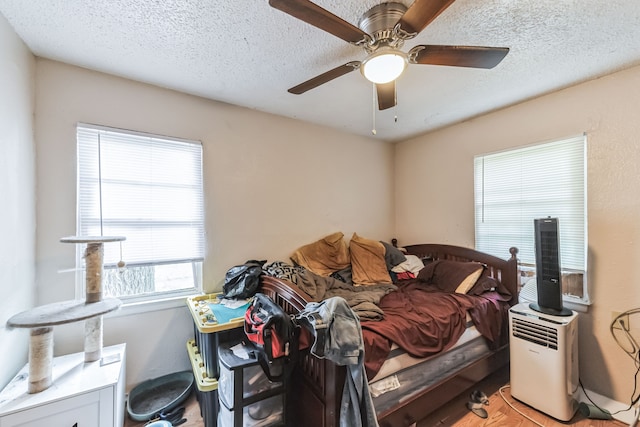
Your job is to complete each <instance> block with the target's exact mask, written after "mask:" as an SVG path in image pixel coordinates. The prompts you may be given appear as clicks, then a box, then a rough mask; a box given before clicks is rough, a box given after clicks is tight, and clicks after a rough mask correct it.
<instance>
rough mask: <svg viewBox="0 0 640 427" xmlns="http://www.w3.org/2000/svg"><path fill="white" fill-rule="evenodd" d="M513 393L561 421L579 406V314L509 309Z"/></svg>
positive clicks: (521, 306)
mask: <svg viewBox="0 0 640 427" xmlns="http://www.w3.org/2000/svg"><path fill="white" fill-rule="evenodd" d="M509 348H510V351H509V353H510V358H511V368H510V374H511V395H512V396H513V397H514V398H515V399H517V400H519V401H521V402H523V403H526V404H527V405H529V406H531V407H533V408H535V409H537V410H539V411H542V412H544V413H545V414H547V415H550V416H552V417H553V418H556V419H558V420H561V421H569V420H570V419H571V418H572V417H573V415H574V414H575V412H576V410H577V409H578V400H577V398H578V394H579V390H578V386H579V378H578V375H579V374H578V314H577V313H576V312H572V314H571V315H570V316H553V315H550V314H544V313H540V312H538V311H534V310H532V309H530V308H529V304H517V305H515V306H513V307H511V309H510V310H509Z"/></svg>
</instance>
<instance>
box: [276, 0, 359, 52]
mask: <svg viewBox="0 0 640 427" xmlns="http://www.w3.org/2000/svg"><path fill="white" fill-rule="evenodd" d="M269 4H270V5H271V7H274V8H276V9H278V10H281V11H282V12H284V13H288V14H289V15H291V16H293V17H295V18H298V19H300V20H301V21H304V22H306V23H307V24H311V25H313V26H315V27H318V28H320V29H321V30H324V31H326V32H328V33H330V34H333V35H334V36H336V37H340V38H341V39H342V40H344V41H347V42H349V43H354V44H357V43H359V42H362V41H365V40H367V39H368V38H369V35H368V34H367V33H365V32H364V31H362V30H361V29H360V28H358V27H356V26H355V25H352V24H350V23H348V22H347V21H345V20H344V19H342V18H340V17H338V16H336V15H334V14H333V13H331V12H329V11H328V10H326V9H323V8H321V7H320V6H318V5H317V4H315V3H312V2H310V1H309V0H269Z"/></svg>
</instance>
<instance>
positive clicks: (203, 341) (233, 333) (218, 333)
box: [187, 293, 249, 378]
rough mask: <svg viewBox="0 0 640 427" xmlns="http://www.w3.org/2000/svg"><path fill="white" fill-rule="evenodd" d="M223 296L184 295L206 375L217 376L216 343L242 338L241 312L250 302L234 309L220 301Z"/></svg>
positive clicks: (242, 315) (242, 321)
mask: <svg viewBox="0 0 640 427" xmlns="http://www.w3.org/2000/svg"><path fill="white" fill-rule="evenodd" d="M221 297H222V295H221V294H220V293H217V294H207V295H198V296H195V297H189V298H187V306H188V307H189V311H190V312H191V316H192V317H193V333H194V338H195V343H196V346H197V347H198V350H199V352H200V356H201V357H202V362H203V366H204V372H205V374H206V376H207V377H208V378H218V375H219V370H218V346H219V345H220V343H223V342H227V341H237V340H240V339H242V337H244V330H243V325H244V313H245V311H246V310H247V307H248V305H249V303H246V304H245V305H244V306H242V307H240V308H237V309H228V308H226V307H224V306H222V305H221V304H219V301H220V298H221Z"/></svg>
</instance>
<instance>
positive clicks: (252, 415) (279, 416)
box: [218, 394, 284, 427]
mask: <svg viewBox="0 0 640 427" xmlns="http://www.w3.org/2000/svg"><path fill="white" fill-rule="evenodd" d="M236 416H237V412H236V411H233V410H231V409H228V408H227V407H225V406H224V404H222V405H220V412H219V413H218V427H236V426H242V427H267V426H268V427H272V426H283V425H284V395H283V394H279V395H276V396H272V397H267V398H266V399H263V400H259V401H257V402H255V403H253V404H251V405H248V406H245V407H243V408H242V421H241V422H240V420H238V419H237V418H236Z"/></svg>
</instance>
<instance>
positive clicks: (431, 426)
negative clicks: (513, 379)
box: [416, 368, 626, 427]
mask: <svg viewBox="0 0 640 427" xmlns="http://www.w3.org/2000/svg"><path fill="white" fill-rule="evenodd" d="M508 384H509V369H508V368H505V369H503V370H501V371H499V372H497V373H496V374H494V375H492V376H491V377H489V378H487V379H485V380H484V381H483V382H481V383H480V384H478V387H477V389H478V390H481V391H483V392H484V393H485V394H486V395H487V396H489V405H487V406H485V409H486V410H487V412H488V418H486V419H483V418H480V417H479V416H477V415H475V414H474V413H472V412H471V411H469V410H468V409H467V407H466V403H467V401H468V400H469V396H468V395H466V394H465V395H462V396H460V397H459V398H457V399H454V400H452V401H450V402H449V403H448V404H447V405H446V406H444V407H442V408H440V409H438V410H437V411H435V412H434V413H432V414H431V415H430V416H429V417H427V418H426V419H424V420H422V421H420V422H419V423H417V424H416V427H436V426H437V427H445V426H446V427H471V426H473V427H530V426H532V427H535V426H536V424H535V422H537V423H539V424H541V425H543V426H544V427H561V426H575V427H623V426H626V424H623V423H621V422H619V421H615V420H591V419H587V418H585V417H584V416H582V415H581V414H580V413H579V412H577V413H576V415H575V416H574V417H573V418H572V419H571V420H570V421H569V422H566V423H564V422H560V421H558V420H555V419H553V418H551V417H549V416H547V415H545V414H543V413H541V412H539V411H536V410H535V409H533V408H531V407H529V406H527V405H525V404H523V403H521V402H519V401H517V400H514V399H513V398H512V397H511V393H510V390H509V388H508V387H506V388H505V389H504V390H503V395H504V397H505V398H506V402H505V400H504V399H503V397H502V396H501V395H500V392H499V390H500V388H501V387H502V386H504V385H508ZM507 402H509V403H511V404H512V405H513V406H514V407H515V408H516V409H518V410H519V411H521V412H522V413H524V414H525V415H526V416H528V417H530V418H531V419H533V420H534V421H535V422H532V421H530V420H528V419H527V418H525V417H524V416H522V415H520V414H519V413H518V412H517V411H515V410H514V409H512V408H511V407H510V406H509V404H508V403H507Z"/></svg>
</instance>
